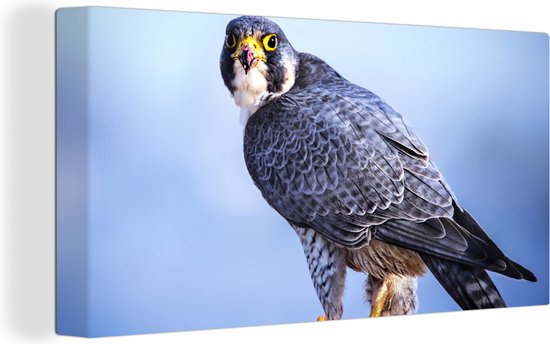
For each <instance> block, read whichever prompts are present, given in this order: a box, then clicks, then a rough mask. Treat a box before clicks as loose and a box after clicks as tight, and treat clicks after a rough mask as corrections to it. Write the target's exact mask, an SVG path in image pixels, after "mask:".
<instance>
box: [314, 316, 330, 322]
mask: <svg viewBox="0 0 550 344" xmlns="http://www.w3.org/2000/svg"><path fill="white" fill-rule="evenodd" d="M316 320H317V321H327V320H328V319H327V317H326V316H324V315H321V316H320V317H317V319H316Z"/></svg>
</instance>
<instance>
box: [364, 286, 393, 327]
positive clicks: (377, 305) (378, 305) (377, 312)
mask: <svg viewBox="0 0 550 344" xmlns="http://www.w3.org/2000/svg"><path fill="white" fill-rule="evenodd" d="M392 294H393V283H392V279H391V278H384V279H383V280H382V283H381V285H380V287H379V288H378V290H377V291H376V294H375V295H374V300H373V302H372V305H371V310H370V315H369V316H370V317H371V318H377V317H379V316H381V315H382V312H383V311H384V310H385V309H386V308H387V305H388V303H389V300H390V299H391V297H392Z"/></svg>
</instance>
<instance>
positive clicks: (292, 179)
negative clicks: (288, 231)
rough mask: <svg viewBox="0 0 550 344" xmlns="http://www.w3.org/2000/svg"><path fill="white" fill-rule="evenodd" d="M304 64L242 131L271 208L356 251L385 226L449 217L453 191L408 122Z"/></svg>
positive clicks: (305, 59) (326, 70) (315, 65)
mask: <svg viewBox="0 0 550 344" xmlns="http://www.w3.org/2000/svg"><path fill="white" fill-rule="evenodd" d="M300 61H301V62H300V69H299V71H300V73H304V72H305V76H304V74H300V75H299V77H298V78H297V81H296V84H295V87H294V88H292V89H291V90H290V91H289V92H287V93H285V94H284V95H282V96H281V97H279V98H278V99H277V101H275V102H272V103H268V104H266V105H265V106H263V107H262V108H260V109H259V110H258V111H257V112H256V113H255V114H254V116H252V117H251V118H250V120H249V122H248V124H247V126H246V129H245V138H244V153H245V161H246V165H247V167H248V170H249V172H250V175H251V176H252V178H253V180H254V182H255V184H256V185H257V186H258V188H259V189H260V190H261V191H262V194H263V196H264V197H265V199H266V200H267V201H268V202H269V204H270V205H271V206H272V207H273V208H275V210H277V211H278V212H279V213H280V214H281V215H282V216H284V217H285V218H286V219H287V220H288V221H289V222H290V223H292V224H294V225H296V226H299V227H308V228H315V229H316V230H318V231H319V232H321V233H322V234H323V235H325V236H326V237H328V238H329V239H331V240H334V241H336V242H337V243H339V244H341V245H344V246H346V247H349V248H358V247H361V246H364V245H365V244H367V243H368V241H369V240H370V238H371V237H372V233H371V226H373V225H377V224H380V223H383V222H385V221H387V220H391V219H394V218H400V219H407V220H415V221H418V220H427V219H429V218H431V217H438V216H452V212H453V207H452V194H451V193H449V191H448V190H447V188H446V187H445V185H444V183H443V182H442V176H441V174H440V173H439V171H438V170H437V168H436V167H435V166H434V165H433V164H432V163H431V162H430V160H429V157H428V151H427V149H426V147H425V146H424V144H423V143H422V142H421V141H420V139H418V138H417V136H416V135H415V134H414V132H413V130H412V129H411V127H410V126H409V125H408V124H407V123H406V122H405V121H404V119H403V118H402V117H401V116H400V115H399V114H398V113H397V112H396V111H395V110H393V109H392V108H391V107H389V106H388V105H386V104H385V103H384V102H383V101H382V100H381V99H380V98H379V97H378V96H376V95H374V94H373V93H371V92H369V91H367V90H365V89H363V88H360V87H358V86H356V85H354V84H352V83H350V82H348V81H347V80H345V79H343V78H342V77H340V76H339V75H338V74H337V73H336V72H334V70H332V69H331V68H330V67H328V66H327V65H326V64H325V63H324V62H322V61H321V60H319V59H317V58H315V57H313V56H311V55H307V54H300ZM304 65H307V67H308V68H310V69H313V70H311V71H304V69H303V68H301V67H302V66H304ZM319 73H321V74H325V77H319V75H318V74H319ZM315 75H317V78H316V80H317V81H318V82H311V80H307V79H308V77H314V76H315ZM300 76H302V77H300ZM326 76H328V77H326ZM319 83H322V84H323V87H319V86H321V85H320V84H319ZM319 100H321V101H319ZM344 217H349V218H344Z"/></svg>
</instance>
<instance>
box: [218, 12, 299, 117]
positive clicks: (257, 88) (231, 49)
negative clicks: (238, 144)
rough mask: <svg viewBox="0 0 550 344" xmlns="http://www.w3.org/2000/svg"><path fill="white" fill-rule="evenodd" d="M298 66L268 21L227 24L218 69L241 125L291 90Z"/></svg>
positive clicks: (242, 20) (245, 18)
mask: <svg viewBox="0 0 550 344" xmlns="http://www.w3.org/2000/svg"><path fill="white" fill-rule="evenodd" d="M297 64H298V53H297V52H296V51H295V50H294V48H293V47H292V45H290V42H289V41H288V40H287V39H286V36H285V34H284V33H283V31H282V30H281V28H280V27H279V26H278V25H277V24H275V23H274V22H272V21H271V20H269V19H266V18H264V17H250V16H243V17H239V18H236V19H233V20H232V21H230V22H229V24H227V28H226V30H225V40H224V43H223V49H222V53H221V56H220V69H221V73H222V77H223V81H224V83H225V86H227V88H228V89H229V92H231V95H232V96H233V98H234V99H235V104H237V105H238V106H239V107H240V108H241V120H242V121H243V122H244V123H246V120H248V117H250V116H251V115H252V114H254V112H256V110H258V108H260V107H261V106H262V105H263V104H265V103H266V102H267V101H269V99H272V98H273V97H277V96H280V95H281V94H283V93H285V92H287V91H288V90H289V89H290V88H292V86H293V85H294V81H295V78H296V68H297ZM244 123H243V124H244Z"/></svg>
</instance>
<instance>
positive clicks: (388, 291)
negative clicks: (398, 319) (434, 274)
mask: <svg viewBox="0 0 550 344" xmlns="http://www.w3.org/2000/svg"><path fill="white" fill-rule="evenodd" d="M416 286H417V285H416V277H410V276H409V277H407V276H398V275H387V276H385V277H384V278H383V279H379V278H376V277H373V276H372V275H369V277H368V279H367V300H369V302H370V303H371V312H370V316H371V317H380V316H389V315H405V314H413V313H415V312H416V308H417V306H418V299H417V298H416Z"/></svg>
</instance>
